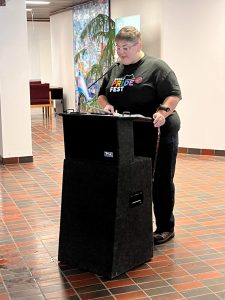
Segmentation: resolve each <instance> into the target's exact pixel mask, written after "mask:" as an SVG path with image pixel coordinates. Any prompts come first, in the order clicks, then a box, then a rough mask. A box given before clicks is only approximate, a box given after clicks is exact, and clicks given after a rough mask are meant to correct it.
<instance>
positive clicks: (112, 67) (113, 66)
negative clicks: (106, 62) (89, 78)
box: [88, 62, 120, 90]
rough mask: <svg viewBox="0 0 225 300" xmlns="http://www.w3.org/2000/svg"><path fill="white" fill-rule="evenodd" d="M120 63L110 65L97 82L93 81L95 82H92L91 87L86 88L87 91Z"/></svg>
mask: <svg viewBox="0 0 225 300" xmlns="http://www.w3.org/2000/svg"><path fill="white" fill-rule="evenodd" d="M119 65H120V63H119V62H116V63H115V64H114V65H112V66H111V67H110V68H109V69H108V70H107V71H106V72H105V73H104V74H103V75H102V76H101V77H99V78H98V79H97V80H95V82H93V83H92V84H91V85H89V86H88V90H89V89H90V88H91V87H92V86H93V85H95V84H96V83H97V82H98V81H99V80H101V79H102V78H103V77H104V76H105V75H107V74H108V73H109V72H110V71H112V69H114V68H115V67H116V66H119Z"/></svg>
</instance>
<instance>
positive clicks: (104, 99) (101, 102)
mask: <svg viewBox="0 0 225 300" xmlns="http://www.w3.org/2000/svg"><path fill="white" fill-rule="evenodd" d="M98 104H99V105H100V106H101V108H103V109H104V110H105V111H108V112H111V113H114V107H113V105H111V104H109V102H108V100H107V97H106V96H104V95H99V96H98Z"/></svg>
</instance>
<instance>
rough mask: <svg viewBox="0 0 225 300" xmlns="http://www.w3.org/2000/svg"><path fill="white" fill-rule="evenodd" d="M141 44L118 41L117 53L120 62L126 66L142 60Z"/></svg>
mask: <svg viewBox="0 0 225 300" xmlns="http://www.w3.org/2000/svg"><path fill="white" fill-rule="evenodd" d="M140 50H141V43H140V42H135V43H132V42H128V41H126V40H117V41H116V51H117V54H118V56H119V58H120V61H121V63H122V64H124V65H130V64H133V63H135V62H137V61H138V60H139V59H140Z"/></svg>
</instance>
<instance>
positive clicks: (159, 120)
mask: <svg viewBox="0 0 225 300" xmlns="http://www.w3.org/2000/svg"><path fill="white" fill-rule="evenodd" d="M179 101H180V97H178V96H168V97H167V98H166V99H165V100H164V101H163V103H162V105H163V106H164V107H166V108H167V111H166V110H157V111H156V112H155V113H154V115H153V119H154V121H153V124H154V126H155V127H160V126H162V125H164V124H165V122H166V118H167V117H168V116H169V115H171V114H172V113H173V111H174V110H175V108H176V106H177V104H178V103H179Z"/></svg>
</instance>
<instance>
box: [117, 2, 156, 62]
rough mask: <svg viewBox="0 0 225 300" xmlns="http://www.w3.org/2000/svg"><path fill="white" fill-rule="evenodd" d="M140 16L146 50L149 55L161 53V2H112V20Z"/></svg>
mask: <svg viewBox="0 0 225 300" xmlns="http://www.w3.org/2000/svg"><path fill="white" fill-rule="evenodd" d="M132 15H140V17H141V32H142V39H143V42H144V50H145V52H146V53H148V54H149V55H153V56H157V57H159V56H160V52H161V36H160V35H161V32H160V26H161V0H138V1H136V0H123V1H121V0H112V1H111V18H112V19H113V20H115V19H116V18H120V17H124V16H132Z"/></svg>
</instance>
